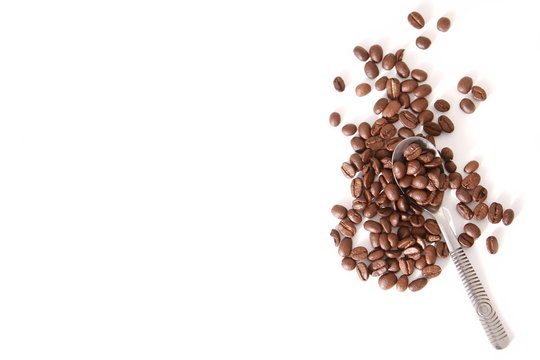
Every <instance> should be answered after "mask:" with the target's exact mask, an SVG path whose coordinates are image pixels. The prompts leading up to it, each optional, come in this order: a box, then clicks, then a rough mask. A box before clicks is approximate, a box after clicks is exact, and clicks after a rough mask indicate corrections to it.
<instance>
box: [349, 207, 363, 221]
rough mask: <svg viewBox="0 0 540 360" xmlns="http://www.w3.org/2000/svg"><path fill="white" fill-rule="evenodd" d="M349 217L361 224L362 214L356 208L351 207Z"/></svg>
mask: <svg viewBox="0 0 540 360" xmlns="http://www.w3.org/2000/svg"><path fill="white" fill-rule="evenodd" d="M347 217H348V218H349V219H351V221H352V222H353V223H355V224H360V223H361V222H362V215H360V214H359V213H358V212H357V211H356V210H354V209H349V210H348V211H347Z"/></svg>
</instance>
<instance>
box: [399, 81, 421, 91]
mask: <svg viewBox="0 0 540 360" xmlns="http://www.w3.org/2000/svg"><path fill="white" fill-rule="evenodd" d="M417 87H418V83H417V82H416V80H413V79H408V80H405V81H403V82H402V83H401V92H404V93H410V92H413V91H414V89H416V88H417Z"/></svg>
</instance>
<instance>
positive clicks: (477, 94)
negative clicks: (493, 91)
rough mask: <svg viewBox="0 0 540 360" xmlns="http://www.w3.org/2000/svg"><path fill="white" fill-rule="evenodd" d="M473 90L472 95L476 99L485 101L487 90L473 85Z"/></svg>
mask: <svg viewBox="0 0 540 360" xmlns="http://www.w3.org/2000/svg"><path fill="white" fill-rule="evenodd" d="M471 91H472V97H473V98H474V99H475V100H478V101H484V100H486V99H487V94H486V90H484V89H482V88H481V87H480V86H473V87H472V88H471Z"/></svg>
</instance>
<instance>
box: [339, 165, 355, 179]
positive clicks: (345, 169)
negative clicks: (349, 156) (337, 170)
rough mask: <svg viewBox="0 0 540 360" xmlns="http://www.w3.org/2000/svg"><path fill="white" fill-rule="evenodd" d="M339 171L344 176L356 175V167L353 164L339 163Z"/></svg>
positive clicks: (350, 177)
mask: <svg viewBox="0 0 540 360" xmlns="http://www.w3.org/2000/svg"><path fill="white" fill-rule="evenodd" d="M341 172H342V173H343V175H345V177H347V178H349V179H352V178H353V177H354V176H355V175H356V168H355V167H354V165H352V164H349V163H347V162H344V163H343V165H341Z"/></svg>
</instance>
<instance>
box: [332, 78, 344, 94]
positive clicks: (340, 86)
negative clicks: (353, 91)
mask: <svg viewBox="0 0 540 360" xmlns="http://www.w3.org/2000/svg"><path fill="white" fill-rule="evenodd" d="M334 88H335V89H336V91H339V92H343V90H345V81H343V79H342V78H341V76H337V77H336V78H335V79H334Z"/></svg>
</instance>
